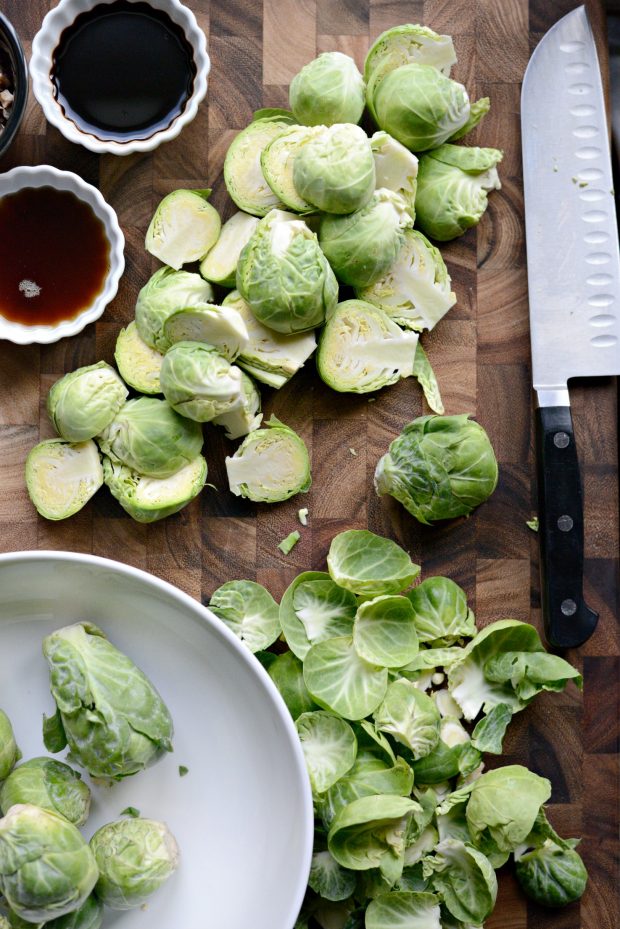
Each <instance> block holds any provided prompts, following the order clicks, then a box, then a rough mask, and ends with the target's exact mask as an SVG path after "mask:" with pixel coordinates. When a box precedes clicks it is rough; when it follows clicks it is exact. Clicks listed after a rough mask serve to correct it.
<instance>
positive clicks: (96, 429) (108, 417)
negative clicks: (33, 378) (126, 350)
mask: <svg viewBox="0 0 620 929" xmlns="http://www.w3.org/2000/svg"><path fill="white" fill-rule="evenodd" d="M128 393H129V391H128V390H127V388H126V387H125V385H124V384H123V382H122V381H121V379H120V377H119V376H118V374H117V373H116V371H115V370H114V368H113V367H112V366H111V365H109V364H106V362H105V361H98V362H97V364H94V365H87V366H86V367H84V368H78V369H77V370H76V371H70V372H69V374H65V376H64V377H61V378H60V380H58V381H56V383H55V384H54V385H53V386H52V387H51V389H50V392H49V393H48V395H47V412H48V413H49V417H50V419H51V421H52V423H53V424H54V427H55V429H56V432H57V433H58V435H59V436H60V437H61V438H62V439H66V440H67V441H68V442H86V441H87V439H92V438H94V437H95V436H96V435H99V433H100V432H102V431H103V430H104V429H105V427H106V426H107V425H109V423H111V422H112V420H113V419H114V417H115V416H116V414H117V413H118V411H119V410H120V408H121V407H122V405H123V403H124V402H125V400H126V399H127V395H128Z"/></svg>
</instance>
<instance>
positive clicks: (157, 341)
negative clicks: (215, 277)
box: [136, 267, 213, 352]
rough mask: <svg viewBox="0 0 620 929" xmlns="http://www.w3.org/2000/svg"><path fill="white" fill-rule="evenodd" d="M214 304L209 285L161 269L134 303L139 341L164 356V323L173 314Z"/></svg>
mask: <svg viewBox="0 0 620 929" xmlns="http://www.w3.org/2000/svg"><path fill="white" fill-rule="evenodd" d="M212 300H213V289H212V287H211V285H210V284H209V283H208V282H207V281H205V280H203V278H202V277H201V276H200V275H199V274H193V273H192V272H191V271H174V270H173V269H172V268H168V267H163V268H160V269H159V271H156V272H155V274H154V275H153V276H152V277H151V278H150V279H149V280H148V281H147V282H146V284H145V285H144V287H143V288H142V290H141V291H140V293H139V294H138V300H137V303H136V326H137V327H138V333H139V334H140V338H141V339H142V340H143V341H144V342H146V344H147V345H148V346H150V348H156V349H157V351H158V352H165V351H166V349H167V348H169V344H168V341H167V339H166V337H165V335H164V323H165V322H166V320H167V319H168V317H169V316H171V315H172V313H174V311H175V310H184V309H186V308H187V307H189V306H196V304H197V303H210V302H211V301H212Z"/></svg>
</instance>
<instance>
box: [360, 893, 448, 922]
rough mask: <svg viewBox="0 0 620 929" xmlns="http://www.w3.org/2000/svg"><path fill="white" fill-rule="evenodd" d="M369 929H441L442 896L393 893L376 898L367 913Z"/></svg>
mask: <svg viewBox="0 0 620 929" xmlns="http://www.w3.org/2000/svg"><path fill="white" fill-rule="evenodd" d="M365 925H366V929H441V927H442V922H441V921H440V910H439V897H437V896H435V894H430V893H412V892H408V891H392V892H391V893H382V894H379V895H378V896H377V897H375V899H374V900H371V902H370V903H369V905H368V909H367V910H366V922H365Z"/></svg>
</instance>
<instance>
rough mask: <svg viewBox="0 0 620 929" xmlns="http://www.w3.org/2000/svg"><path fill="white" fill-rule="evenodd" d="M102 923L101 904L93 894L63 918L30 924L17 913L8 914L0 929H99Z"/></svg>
mask: <svg viewBox="0 0 620 929" xmlns="http://www.w3.org/2000/svg"><path fill="white" fill-rule="evenodd" d="M102 923H103V903H101V901H100V900H98V899H97V897H96V896H95V895H94V894H91V895H90V897H87V898H86V901H85V902H84V903H83V904H82V906H81V907H80V908H79V909H77V910H72V911H71V913H67V914H66V915H65V916H59V917H58V918H57V919H51V920H50V921H49V922H47V923H31V922H27V921H26V920H25V919H22V918H21V917H20V916H18V915H17V913H13V912H9V916H8V920H6V926H3V924H2V918H0V929H35V927H36V929H43V926H45V929H101V924H102Z"/></svg>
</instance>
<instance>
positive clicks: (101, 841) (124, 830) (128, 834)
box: [90, 819, 179, 910]
mask: <svg viewBox="0 0 620 929" xmlns="http://www.w3.org/2000/svg"><path fill="white" fill-rule="evenodd" d="M90 847H91V849H92V851H93V854H94V856H95V860H96V862H97V867H98V868H99V880H98V881H97V887H96V893H97V896H98V897H99V899H100V900H101V901H102V902H103V903H104V904H105V905H106V906H109V907H110V908H111V909H113V910H129V909H131V908H132V907H134V906H140V905H141V904H143V903H144V902H145V901H146V900H148V899H149V897H150V896H151V895H152V894H154V893H155V891H156V890H158V889H159V888H160V887H161V885H162V884H163V883H164V882H165V881H167V880H168V878H169V877H171V875H172V874H173V873H174V871H175V870H176V867H177V864H178V861H179V849H178V846H177V843H176V841H175V838H174V836H173V835H172V833H171V832H170V830H169V829H168V827H167V826H166V825H164V823H160V822H156V821H155V820H153V819H119V820H117V821H116V822H113V823H108V824H107V825H105V826H102V827H101V829H98V830H97V832H95V834H94V836H93V837H92V839H91V840H90Z"/></svg>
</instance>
